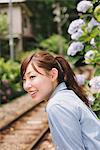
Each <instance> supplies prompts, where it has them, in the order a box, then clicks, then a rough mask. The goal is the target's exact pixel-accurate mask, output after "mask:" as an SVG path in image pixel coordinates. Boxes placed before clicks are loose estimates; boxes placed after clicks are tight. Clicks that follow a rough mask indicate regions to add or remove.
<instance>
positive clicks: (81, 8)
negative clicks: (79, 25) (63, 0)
mask: <svg viewBox="0 0 100 150" xmlns="http://www.w3.org/2000/svg"><path fill="white" fill-rule="evenodd" d="M91 7H93V4H92V2H91V1H81V2H79V3H78V5H77V11H78V12H83V13H86V12H87V11H88V9H89V8H91Z"/></svg>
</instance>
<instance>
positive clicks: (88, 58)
mask: <svg viewBox="0 0 100 150" xmlns="http://www.w3.org/2000/svg"><path fill="white" fill-rule="evenodd" d="M94 56H95V52H94V51H93V50H89V51H88V52H87V53H86V54H85V56H84V58H85V63H87V64H89V63H90V62H91V60H92V59H93V58H94Z"/></svg>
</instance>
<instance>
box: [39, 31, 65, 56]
mask: <svg viewBox="0 0 100 150" xmlns="http://www.w3.org/2000/svg"><path fill="white" fill-rule="evenodd" d="M60 44H61V45H60ZM60 46H62V49H63V53H64V54H65V53H66V50H67V40H66V39H65V38H64V37H63V36H60V35H57V34H54V35H52V36H50V37H49V38H48V39H46V40H43V41H42V42H40V47H41V48H42V49H45V50H48V51H50V52H53V53H55V54H58V53H59V50H60Z"/></svg>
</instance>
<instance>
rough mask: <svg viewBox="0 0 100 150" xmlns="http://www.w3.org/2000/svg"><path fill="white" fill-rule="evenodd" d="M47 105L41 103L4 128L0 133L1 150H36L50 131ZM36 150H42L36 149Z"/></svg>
mask: <svg viewBox="0 0 100 150" xmlns="http://www.w3.org/2000/svg"><path fill="white" fill-rule="evenodd" d="M45 105H46V103H45V102H39V104H36V106H34V108H30V109H29V110H27V111H26V112H23V114H21V115H20V116H17V117H16V118H15V119H14V120H13V121H11V122H9V124H7V125H4V126H3V127H2V128H1V131H0V150H31V149H34V146H35V145H36V143H37V142H38V141H39V140H40V139H42V138H41V137H43V135H45V134H47V131H48V121H47V114H46V112H45ZM38 143H39V142H38ZM40 143H41V142H40ZM51 143H52V142H51ZM34 150H42V149H40V148H35V149H34ZM44 150H46V149H44ZM47 150H49V149H47ZM51 150H52V149H51Z"/></svg>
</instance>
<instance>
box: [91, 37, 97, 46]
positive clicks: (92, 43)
mask: <svg viewBox="0 0 100 150" xmlns="http://www.w3.org/2000/svg"><path fill="white" fill-rule="evenodd" d="M90 44H91V45H93V46H95V45H96V43H95V41H94V38H92V39H91V41H90Z"/></svg>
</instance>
